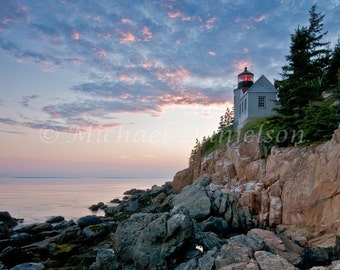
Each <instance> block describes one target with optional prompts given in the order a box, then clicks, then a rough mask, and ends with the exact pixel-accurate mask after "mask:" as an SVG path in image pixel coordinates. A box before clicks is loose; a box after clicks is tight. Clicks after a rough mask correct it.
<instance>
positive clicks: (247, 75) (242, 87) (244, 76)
mask: <svg viewBox="0 0 340 270" xmlns="http://www.w3.org/2000/svg"><path fill="white" fill-rule="evenodd" d="M237 80H238V84H237V88H236V89H235V90H234V126H235V127H238V126H239V118H240V112H239V110H238V108H239V101H240V98H241V97H242V96H244V94H245V93H246V92H247V91H248V89H249V88H250V87H251V86H252V85H253V84H254V74H253V73H251V72H250V71H248V69H247V67H245V68H244V71H243V72H241V73H240V74H238V76H237Z"/></svg>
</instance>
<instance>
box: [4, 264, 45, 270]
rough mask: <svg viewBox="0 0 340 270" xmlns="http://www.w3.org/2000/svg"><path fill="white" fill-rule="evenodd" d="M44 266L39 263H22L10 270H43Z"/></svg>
mask: <svg viewBox="0 0 340 270" xmlns="http://www.w3.org/2000/svg"><path fill="white" fill-rule="evenodd" d="M44 269H45V266H44V265H43V264H41V263H22V264H19V265H17V266H14V267H13V268H11V269H10V270H44Z"/></svg>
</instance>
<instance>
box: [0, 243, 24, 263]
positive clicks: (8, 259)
mask: <svg viewBox="0 0 340 270" xmlns="http://www.w3.org/2000/svg"><path fill="white" fill-rule="evenodd" d="M30 259H31V258H30V257H29V256H27V254H25V253H24V252H23V251H22V250H21V248H19V247H12V246H9V247H6V248H5V249H4V250H3V251H2V252H1V253H0V261H1V262H2V263H3V264H5V265H6V266H7V267H13V266H15V265H17V264H20V263H24V262H27V261H30Z"/></svg>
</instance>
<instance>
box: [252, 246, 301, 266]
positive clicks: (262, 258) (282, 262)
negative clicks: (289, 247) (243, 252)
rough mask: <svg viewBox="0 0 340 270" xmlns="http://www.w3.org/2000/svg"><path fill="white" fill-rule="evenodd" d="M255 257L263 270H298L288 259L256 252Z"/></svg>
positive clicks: (266, 252)
mask: <svg viewBox="0 0 340 270" xmlns="http://www.w3.org/2000/svg"><path fill="white" fill-rule="evenodd" d="M254 255H255V258H256V261H257V263H258V265H259V266H260V269H261V270H273V269H275V270H298V268H296V267H295V266H294V265H292V264H290V263H289V262H288V261H287V260H286V259H284V258H282V257H281V256H279V255H274V254H273V253H270V252H268V251H263V250H261V251H256V252H255V254H254Z"/></svg>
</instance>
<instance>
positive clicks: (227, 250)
mask: <svg viewBox="0 0 340 270" xmlns="http://www.w3.org/2000/svg"><path fill="white" fill-rule="evenodd" d="M252 253H253V251H252V249H251V248H250V247H247V246H245V245H243V244H240V243H236V242H233V241H231V242H229V243H228V244H226V245H224V246H223V247H222V249H221V252H220V253H219V255H218V256H217V257H216V259H215V265H216V267H217V269H219V268H222V267H225V266H228V265H231V264H235V263H242V264H243V267H244V266H245V265H247V264H248V262H249V261H250V259H251V257H252V256H253V254H252Z"/></svg>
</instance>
